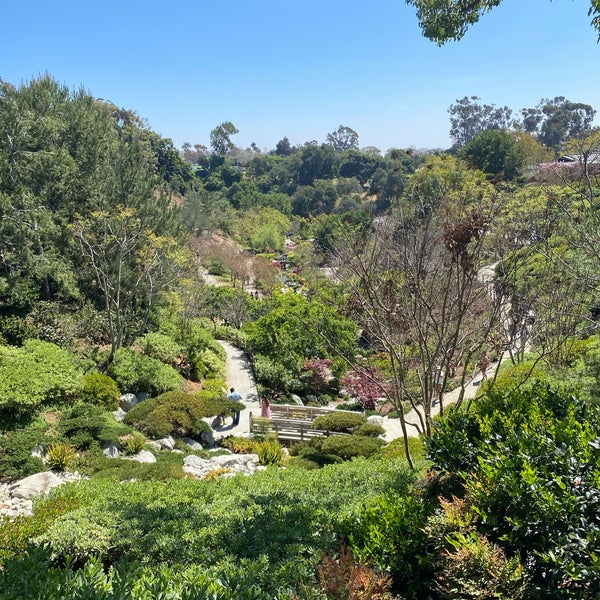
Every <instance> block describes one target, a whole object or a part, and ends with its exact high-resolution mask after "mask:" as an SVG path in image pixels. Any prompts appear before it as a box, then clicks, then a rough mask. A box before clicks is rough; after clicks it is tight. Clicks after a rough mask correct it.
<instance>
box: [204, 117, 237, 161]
mask: <svg viewBox="0 0 600 600" xmlns="http://www.w3.org/2000/svg"><path fill="white" fill-rule="evenodd" d="M236 133H238V129H237V127H236V126H235V125H234V124H233V123H232V122H231V121H224V122H223V123H221V124H220V125H217V126H216V127H215V128H214V129H213V130H212V131H211V132H210V146H211V148H212V150H213V152H214V154H216V155H217V156H225V154H227V152H228V151H229V150H231V149H232V148H234V146H235V144H234V143H233V142H232V141H231V136H232V135H235V134H236Z"/></svg>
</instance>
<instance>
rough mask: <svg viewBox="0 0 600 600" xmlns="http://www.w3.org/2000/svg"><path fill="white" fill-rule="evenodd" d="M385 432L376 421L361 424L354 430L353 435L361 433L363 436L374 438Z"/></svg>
mask: <svg viewBox="0 0 600 600" xmlns="http://www.w3.org/2000/svg"><path fill="white" fill-rule="evenodd" d="M384 433H385V429H384V428H383V427H382V426H381V425H379V424H378V423H371V422H367V423H364V424H363V425H361V426H360V427H359V428H358V429H357V430H356V431H355V432H354V435H362V436H365V437H373V438H376V437H378V436H380V435H383V434H384Z"/></svg>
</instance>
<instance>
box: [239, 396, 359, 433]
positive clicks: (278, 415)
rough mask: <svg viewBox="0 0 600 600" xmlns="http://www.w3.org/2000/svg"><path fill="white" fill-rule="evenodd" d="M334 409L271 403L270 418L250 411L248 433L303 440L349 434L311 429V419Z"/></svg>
mask: <svg viewBox="0 0 600 600" xmlns="http://www.w3.org/2000/svg"><path fill="white" fill-rule="evenodd" d="M331 412H342V411H336V410H335V409H332V408H323V407H317V406H296V405H288V404H271V418H270V419H266V418H264V417H260V416H254V415H253V414H252V413H250V415H249V417H250V433H254V434H258V435H266V434H269V433H274V434H276V435H277V439H278V440H281V441H303V440H308V439H311V438H315V437H328V436H330V435H349V434H347V433H341V432H338V431H323V430H321V429H313V427H312V422H313V420H314V419H315V418H316V417H318V416H321V415H325V414H329V413H331Z"/></svg>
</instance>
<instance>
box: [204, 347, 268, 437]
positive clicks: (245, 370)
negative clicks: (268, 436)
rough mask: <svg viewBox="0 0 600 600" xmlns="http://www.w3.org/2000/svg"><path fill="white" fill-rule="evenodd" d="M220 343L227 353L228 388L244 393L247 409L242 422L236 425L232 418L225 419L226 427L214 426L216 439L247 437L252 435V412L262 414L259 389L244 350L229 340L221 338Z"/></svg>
mask: <svg viewBox="0 0 600 600" xmlns="http://www.w3.org/2000/svg"><path fill="white" fill-rule="evenodd" d="M219 343H220V344H221V346H223V348H224V349H225V352H226V353H227V390H229V388H235V389H236V390H237V391H238V392H239V393H240V394H241V395H242V400H241V401H242V402H243V403H244V404H245V405H246V409H245V410H243V411H242V412H241V413H240V422H239V424H238V425H236V426H235V427H234V426H233V425H232V424H231V419H230V418H227V419H225V426H224V427H213V434H214V437H215V439H219V438H222V437H225V436H228V435H238V436H244V437H247V436H249V435H250V412H252V414H253V415H254V416H260V403H259V401H258V391H257V389H256V383H255V382H254V375H253V374H252V369H251V367H250V362H249V361H248V357H247V356H246V353H245V352H244V351H243V350H240V349H239V348H236V347H235V346H233V345H232V344H230V343H229V342H225V341H222V340H220V341H219Z"/></svg>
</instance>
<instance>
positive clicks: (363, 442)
mask: <svg viewBox="0 0 600 600" xmlns="http://www.w3.org/2000/svg"><path fill="white" fill-rule="evenodd" d="M384 444H385V442H384V441H383V440H380V439H377V438H370V437H364V436H360V435H343V436H342V435H332V436H330V437H328V438H327V439H326V440H325V441H324V442H323V444H322V445H321V451H322V452H324V453H325V454H333V455H335V456H339V457H340V458H343V459H344V460H348V459H350V458H354V457H355V456H364V457H369V456H372V455H373V454H375V453H376V452H378V451H379V449H380V448H381V447H382V446H383V445H384Z"/></svg>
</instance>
